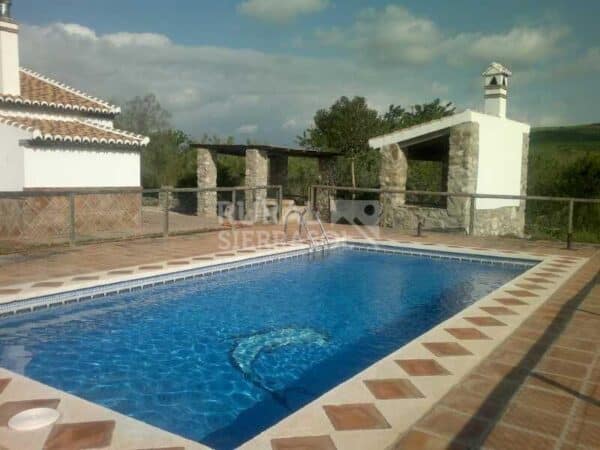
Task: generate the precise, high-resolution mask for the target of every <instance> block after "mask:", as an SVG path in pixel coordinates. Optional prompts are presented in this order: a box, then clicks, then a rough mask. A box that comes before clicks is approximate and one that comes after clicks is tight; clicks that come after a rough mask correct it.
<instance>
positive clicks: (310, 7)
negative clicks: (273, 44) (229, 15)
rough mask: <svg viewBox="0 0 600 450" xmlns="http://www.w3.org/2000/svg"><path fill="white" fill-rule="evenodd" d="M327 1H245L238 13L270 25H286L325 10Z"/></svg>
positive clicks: (240, 5) (239, 6)
mask: <svg viewBox="0 0 600 450" xmlns="http://www.w3.org/2000/svg"><path fill="white" fill-rule="evenodd" d="M328 5H329V0H246V1H244V2H242V3H240V4H238V7H237V9H238V12H240V13H241V14H244V15H246V16H250V17H254V18H255V19H259V20H263V21H265V22H272V23H286V22H289V21H291V20H293V19H295V18H296V17H298V16H300V15H304V14H311V13H315V12H318V11H321V10H323V9H325V8H326V7H327V6H328Z"/></svg>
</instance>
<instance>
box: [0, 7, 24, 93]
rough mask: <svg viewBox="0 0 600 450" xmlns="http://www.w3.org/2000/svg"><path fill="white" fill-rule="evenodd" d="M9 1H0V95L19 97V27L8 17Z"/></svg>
mask: <svg viewBox="0 0 600 450" xmlns="http://www.w3.org/2000/svg"><path fill="white" fill-rule="evenodd" d="M11 3H12V2H11V0H0V94H1V95H21V80H20V74H19V25H17V23H16V22H15V21H14V20H12V18H11V16H10V7H11Z"/></svg>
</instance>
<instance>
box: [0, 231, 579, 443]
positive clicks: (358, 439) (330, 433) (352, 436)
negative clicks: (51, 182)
mask: <svg viewBox="0 0 600 450" xmlns="http://www.w3.org/2000/svg"><path fill="white" fill-rule="evenodd" d="M365 243H369V244H370V245H372V244H373V242H372V241H368V240H362V239H341V240H338V241H336V243H335V245H336V246H340V245H350V246H352V245H356V246H357V247H359V246H361V245H364V244H365ZM375 244H377V245H378V246H379V247H380V249H379V251H386V248H387V247H389V248H390V249H389V251H394V252H396V251H403V252H404V253H409V254H410V252H413V253H414V249H419V250H420V252H421V254H426V255H425V256H427V257H432V255H431V253H432V251H443V252H448V253H451V254H453V255H454V257H457V258H458V259H460V258H461V257H462V258H463V259H470V260H472V259H475V258H477V257H479V258H480V257H481V255H485V258H487V259H489V258H490V257H491V258H497V257H502V258H515V253H514V252H510V254H509V252H502V251H489V250H486V249H468V248H466V247H460V248H450V247H448V246H445V245H439V246H438V245H434V246H431V245H428V244H419V243H412V242H410V243H408V242H395V241H387V240H386V241H381V242H376V243H375ZM402 249H404V250H402ZM258 250H259V249H255V250H252V253H254V256H239V255H237V256H233V257H229V256H226V257H220V258H219V259H215V260H211V261H208V262H206V263H202V264H198V265H197V266H198V267H192V268H191V269H184V270H181V269H170V270H164V271H162V272H164V273H162V274H158V275H154V274H151V273H148V274H147V275H146V276H144V277H143V278H142V280H146V281H147V280H149V279H151V278H152V279H154V278H156V276H159V277H161V276H162V277H165V278H166V279H169V281H171V279H186V278H191V277H193V276H196V275H192V274H191V273H190V272H193V271H196V270H200V271H202V270H204V271H206V272H207V273H208V272H210V273H214V272H216V270H211V268H213V269H214V266H215V265H218V266H219V267H220V270H219V271H222V270H225V271H227V270H232V269H234V268H238V267H239V263H240V262H244V261H246V264H245V265H248V261H249V260H256V259H264V258H266V259H271V260H274V261H275V260H277V259H273V256H280V258H279V259H281V258H283V257H297V256H301V255H304V254H306V252H307V250H308V246H306V245H302V244H293V245H291V246H290V245H284V246H282V247H276V249H272V250H275V251H272V250H270V251H267V252H264V253H260V251H258ZM458 255H462V256H458ZM517 255H518V259H521V258H524V259H527V260H530V261H543V264H545V263H551V262H552V261H553V260H554V259H557V260H560V259H561V257H560V256H547V257H540V256H538V255H531V254H527V253H518V254H517ZM257 256H258V258H257ZM485 258H484V259H485ZM562 258H564V257H562ZM185 259H188V260H190V259H193V258H185ZM585 261H587V258H585V259H584V258H577V262H576V263H575V262H574V263H572V264H571V265H572V267H571V269H572V270H571V271H569V272H568V274H567V275H563V276H561V277H560V278H559V279H554V282H553V283H552V284H551V286H552V287H553V288H552V289H550V288H548V289H546V290H545V291H544V292H546V291H548V293H547V296H546V298H547V297H549V296H550V295H551V293H552V292H554V291H555V290H556V289H558V287H559V286H560V285H562V283H564V282H565V281H566V280H567V279H568V278H570V276H572V274H574V273H576V271H577V270H578V268H579V267H580V266H581V265H583V263H584V262H585ZM215 263H216V264H215ZM254 264H262V262H259V261H256V262H254ZM543 264H542V265H543ZM164 267H167V265H164ZM538 269H539V267H537V268H536V267H534V268H533V269H531V270H538ZM540 271H541V270H540ZM528 272H530V271H528ZM528 272H526V273H525V274H523V275H521V276H520V277H517V278H516V279H514V280H511V282H509V283H508V285H510V284H517V283H519V282H520V281H518V280H520V279H521V278H522V277H525V275H526V274H527V273H528ZM207 273H205V274H204V275H206V274H207ZM135 275H139V273H137V274H135ZM204 275H199V276H204ZM122 278H125V279H124V280H122V281H119V280H118V279H117V278H112V279H111V280H112V281H113V283H110V284H107V285H106V286H104V287H103V288H104V289H109V286H110V285H114V284H116V283H132V282H139V281H140V279H139V277H136V278H137V279H136V280H131V279H127V278H132V277H122ZM173 281H174V280H173ZM164 282H165V280H162V283H164ZM522 282H523V283H525V281H522ZM154 284H156V283H148V286H151V285H154ZM159 284H161V283H160V282H159ZM505 288H506V285H505V286H503V288H501V289H505ZM123 289H127V287H124V288H123ZM129 289H131V288H129ZM515 289H520V288H517V287H515ZM50 291H52V290H51V289H50ZM55 291H56V289H55ZM117 292H118V291H117ZM496 292H498V291H496ZM109 293H111V292H109ZM39 294H40V291H39V290H38V298H39ZM47 295H64V293H63V294H61V293H57V292H54V293H50V294H47ZM104 295H106V294H104ZM507 296H511V295H510V294H507ZM488 297H490V296H486V297H484V299H482V300H479V301H478V302H476V303H475V304H474V305H477V304H479V303H480V302H482V301H483V300H485V299H487V298H488ZM490 302H491V300H490ZM544 302H545V298H544V299H542V297H540V299H539V301H536V305H537V306H536V307H535V308H534V309H532V310H531V311H529V313H528V314H523V317H522V319H523V320H525V318H526V317H528V316H529V315H530V314H531V312H533V310H535V309H537V307H539V306H540V305H541V304H543V303H544ZM474 305H472V306H474ZM469 308H471V307H469ZM469 308H467V309H466V310H465V311H467V310H468V309H469ZM511 308H517V309H518V308H519V307H513V306H511ZM480 315H484V314H483V313H480ZM486 316H490V315H489V314H487V313H486ZM455 318H456V316H455V317H453V318H451V319H449V320H448V321H446V322H444V323H442V324H440V325H439V326H438V327H435V328H434V329H432V330H430V331H429V332H427V333H425V334H424V335H423V336H421V337H419V338H417V339H416V340H415V341H413V342H411V343H409V344H407V346H410V345H412V344H414V345H416V346H419V345H420V343H421V341H420V339H424V338H426V337H427V336H428V335H429V334H430V333H432V332H433V331H435V330H438V329H439V330H438V331H439V332H440V333H442V334H441V336H440V338H439V339H438V341H441V342H442V343H443V342H445V341H452V339H449V338H448V335H447V334H445V333H446V332H445V331H444V330H443V326H444V324H446V323H447V322H449V321H451V320H453V319H455ZM502 320H506V319H502ZM510 320H514V318H513V319H510ZM507 321H508V320H507ZM464 326H465V324H462V327H463V328H464ZM466 326H469V327H473V325H472V324H467V325H466ZM507 328H508V326H507ZM513 329H514V328H513V327H512V325H511V327H510V329H509V332H508V334H507V335H506V336H505V337H504V338H502V340H504V339H505V338H506V337H508V336H510V334H511V333H512V330H513ZM485 332H486V333H488V334H490V335H494V336H490V337H493V340H494V341H496V340H498V339H496V338H497V336H496V335H495V334H494V333H493V332H489V331H488V330H487V329H486V330H485ZM454 342H457V341H454ZM458 342H461V343H464V342H463V341H462V340H458ZM500 342H501V341H500ZM500 342H497V345H499V343H500ZM438 343H439V342H438ZM407 346H405V347H402V348H401V349H399V350H397V351H396V352H394V353H393V354H392V355H390V356H388V357H386V358H383V359H382V360H380V361H378V362H377V363H375V364H374V365H373V366H371V367H369V368H367V369H366V370H365V371H363V372H361V374H358V375H357V376H355V377H353V378H352V379H350V380H348V381H347V382H345V383H342V384H341V385H339V386H337V387H336V388H334V389H333V390H331V391H329V392H328V393H325V394H324V395H323V396H322V397H320V398H319V399H317V400H315V401H314V402H312V403H311V404H309V405H307V406H306V407H305V408H303V409H301V410H299V411H298V412H296V413H294V414H292V415H291V416H289V417H288V418H286V419H284V420H283V421H282V422H280V423H279V424H277V425H275V426H274V427H272V428H270V429H268V430H266V431H265V432H264V433H262V434H261V435H259V436H257V437H256V438H255V439H253V440H251V441H249V442H248V443H246V444H244V446H245V448H271V446H273V447H275V448H278V447H277V446H278V445H279V444H280V443H281V442H282V441H277V440H275V441H273V442H271V439H281V438H283V439H286V438H294V439H296V438H298V439H300V440H302V439H304V438H306V436H312V437H313V438H314V436H327V438H325V437H323V439H325V440H327V439H329V440H331V442H332V443H335V445H337V448H339V449H342V448H343V449H345V448H383V447H385V446H386V445H388V444H389V443H391V442H392V440H390V441H389V442H387V441H388V440H389V439H388V438H389V437H390V432H391V433H393V437H394V438H395V437H396V436H397V433H398V428H399V427H398V426H397V425H396V422H397V420H395V419H393V416H394V411H388V410H389V409H397V406H394V405H392V403H395V401H390V400H386V401H379V400H376V401H373V397H365V393H366V394H368V395H372V394H371V392H370V391H368V390H366V388H363V383H362V380H363V379H362V378H359V379H358V380H359V386H360V387H361V388H363V389H362V390H361V389H359V391H358V392H356V389H355V388H356V386H354V388H353V389H351V392H350V393H349V396H348V397H345V396H344V395H341V396H340V397H333V398H332V399H331V401H329V397H328V396H330V395H331V394H335V392H334V391H337V390H338V389H341V388H343V387H344V386H345V385H346V384H348V383H350V382H351V381H352V380H354V379H355V378H357V377H359V376H361V375H362V374H365V373H367V375H368V376H369V377H370V378H369V379H370V380H380V379H381V378H384V379H389V378H394V374H393V373H392V371H391V369H390V367H389V366H382V368H380V369H376V374H375V375H377V376H375V375H373V376H371V375H370V372H368V371H369V370H371V369H373V368H376V366H378V365H380V364H386V363H388V362H389V361H388V360H389V359H390V358H395V357H396V356H394V355H396V354H398V355H400V356H402V355H404V353H405V348H406V347H407ZM490 351H491V350H490ZM474 356H478V360H481V359H482V358H483V356H481V357H479V356H480V355H479V354H477V355H474ZM408 357H413V356H411V355H410V354H409V355H408ZM415 357H416V356H415ZM429 357H430V358H432V359H435V358H433V357H432V356H431V354H430V353H429ZM453 359H460V358H459V357H453ZM458 362H460V361H458ZM392 363H393V364H395V365H394V366H392V369H395V370H396V372H395V373H396V376H395V377H396V378H398V376H397V373H398V372H397V371H400V373H401V374H402V369H400V368H399V366H398V365H397V364H396V363H395V362H394V361H392ZM452 364H454V363H453V362H452V361H448V360H444V365H448V366H449V367H450V368H451V369H452V370H453V371H455V370H456V369H453V368H452V367H451V366H452ZM374 370H375V369H374ZM379 371H382V372H381V373H383V375H382V376H379V375H381V374H380V373H379ZM4 372H5V371H2V370H1V369H0V375H2V374H3V373H4ZM386 373H389V374H391V375H389V376H387V375H385V374H386ZM406 378H408V377H406ZM426 378H427V379H429V380H427V379H426ZM454 378H455V377H452V378H451V379H445V380H444V381H451V380H454ZM439 381H440V380H439V379H435V377H433V378H432V377H424V378H420V379H419V380H418V381H415V382H414V384H413V385H416V386H417V387H418V388H419V389H420V390H421V391H427V389H426V388H425V387H423V386H422V385H423V384H424V385H427V383H430V384H431V385H435V384H436V383H437V384H439ZM458 381H460V380H455V381H454V382H453V383H452V384H450V385H449V386H448V389H449V388H450V387H451V386H452V385H455V384H456V383H457V382H458ZM34 383H37V382H34ZM38 384H39V383H38ZM431 387H432V388H434V387H435V386H431ZM438 387H439V386H438ZM49 389H51V388H49ZM53 391H55V392H60V391H56V390H53ZM352 392H354V394H358V395H357V396H356V397H353V395H354V394H353V393H352ZM436 392H437V391H436ZM65 395H66V394H65ZM323 399H327V401H328V402H329V403H328V405H329V406H332V407H334V408H338V410H339V407H340V406H341V407H348V406H352V407H357V405H359V406H362V407H364V406H365V405H373V406H374V407H375V408H376V410H377V411H379V413H380V414H381V415H382V416H383V417H384V420H385V421H386V422H387V423H388V424H389V425H390V428H373V429H370V430H365V429H360V430H353V431H352V430H349V431H340V430H336V429H335V428H334V427H333V425H332V423H331V421H330V420H329V417H328V416H327V415H326V414H325V413H324V410H323V409H322V406H323V404H322V403H323V401H325V400H323ZM426 400H427V402H428V403H429V402H432V404H434V403H435V401H436V400H435V399H434V397H426ZM82 401H84V400H82ZM84 402H85V401H84ZM319 402H320V403H319ZM86 403H88V402H86ZM386 403H387V405H386ZM312 405H317V408H316V414H314V415H312V416H311V417H309V419H308V420H306V421H304V420H303V419H300V421H301V422H302V423H300V424H297V425H298V426H295V425H294V424H292V425H294V426H292V427H291V428H283V429H282V424H285V423H286V422H288V421H293V420H296V419H297V416H298V415H302V414H304V413H305V412H306V411H305V410H306V409H307V408H309V407H311V406H312ZM91 406H94V407H98V408H102V407H100V406H98V405H93V404H91ZM417 406H418V408H422V405H417ZM405 407H406V406H405ZM418 408H417V410H418ZM367 409H369V408H367ZM406 409H408V410H410V412H411V415H412V414H414V411H415V410H414V409H413V408H411V407H408V408H406ZM107 411H110V410H107ZM336 411H337V410H336ZM336 411H334V414H337V412H336ZM339 411H342V413H343V409H341V410H339ZM371 411H372V410H371ZM313 412H314V411H313ZM425 412H426V411H423V414H424V413H425ZM114 414H115V415H116V416H119V415H118V413H114ZM310 415H311V413H310V412H309V416H310ZM342 415H343V414H342ZM421 415H422V414H421ZM390 417H392V418H390ZM418 417H420V416H418ZM418 417H416V418H415V421H416V420H417V419H418ZM139 425H140V426H142V428H143V426H145V424H143V423H141V422H140V423H139ZM148 427H150V428H152V427H151V426H150V425H148ZM165 434H168V432H165ZM265 436H266V438H265ZM313 438H311V439H313ZM181 439H182V440H183V438H181ZM386 442H387V443H386ZM384 443H385V445H384ZM379 444H381V445H379ZM178 445H182V444H178ZM353 445H354V446H353ZM111 448H113V447H111ZM114 448H121V447H114ZM132 448H134V447H132ZM185 448H188V449H189V448H196V446H189V445H188V444H186V447H185ZM199 448H205V447H202V446H200V447H199ZM281 448H283V447H281Z"/></svg>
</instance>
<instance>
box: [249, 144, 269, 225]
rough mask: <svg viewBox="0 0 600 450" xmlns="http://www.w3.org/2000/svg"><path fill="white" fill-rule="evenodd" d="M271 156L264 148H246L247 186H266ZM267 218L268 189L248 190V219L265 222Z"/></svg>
mask: <svg viewBox="0 0 600 450" xmlns="http://www.w3.org/2000/svg"><path fill="white" fill-rule="evenodd" d="M268 175H269V157H268V155H267V152H265V151H263V150H256V149H248V150H246V186H248V187H255V186H266V185H267V184H268V181H269V178H268ZM266 219H267V191H266V189H260V190H255V191H246V220H249V221H251V222H254V223H265V222H266Z"/></svg>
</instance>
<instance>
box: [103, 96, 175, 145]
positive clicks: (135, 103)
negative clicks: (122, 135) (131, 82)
mask: <svg viewBox="0 0 600 450" xmlns="http://www.w3.org/2000/svg"><path fill="white" fill-rule="evenodd" d="M115 126H116V127H118V128H121V129H123V130H129V131H131V132H133V133H138V134H143V135H145V136H150V135H152V134H153V133H158V132H161V131H165V130H168V129H169V128H171V113H170V112H169V111H167V110H166V109H164V108H163V107H162V106H161V105H160V103H159V102H158V99H157V98H156V96H155V95H154V94H148V95H146V96H144V97H139V96H138V97H135V98H133V99H131V100H128V101H127V102H125V103H124V104H123V105H122V106H121V114H119V115H118V116H117V117H116V119H115Z"/></svg>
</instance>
